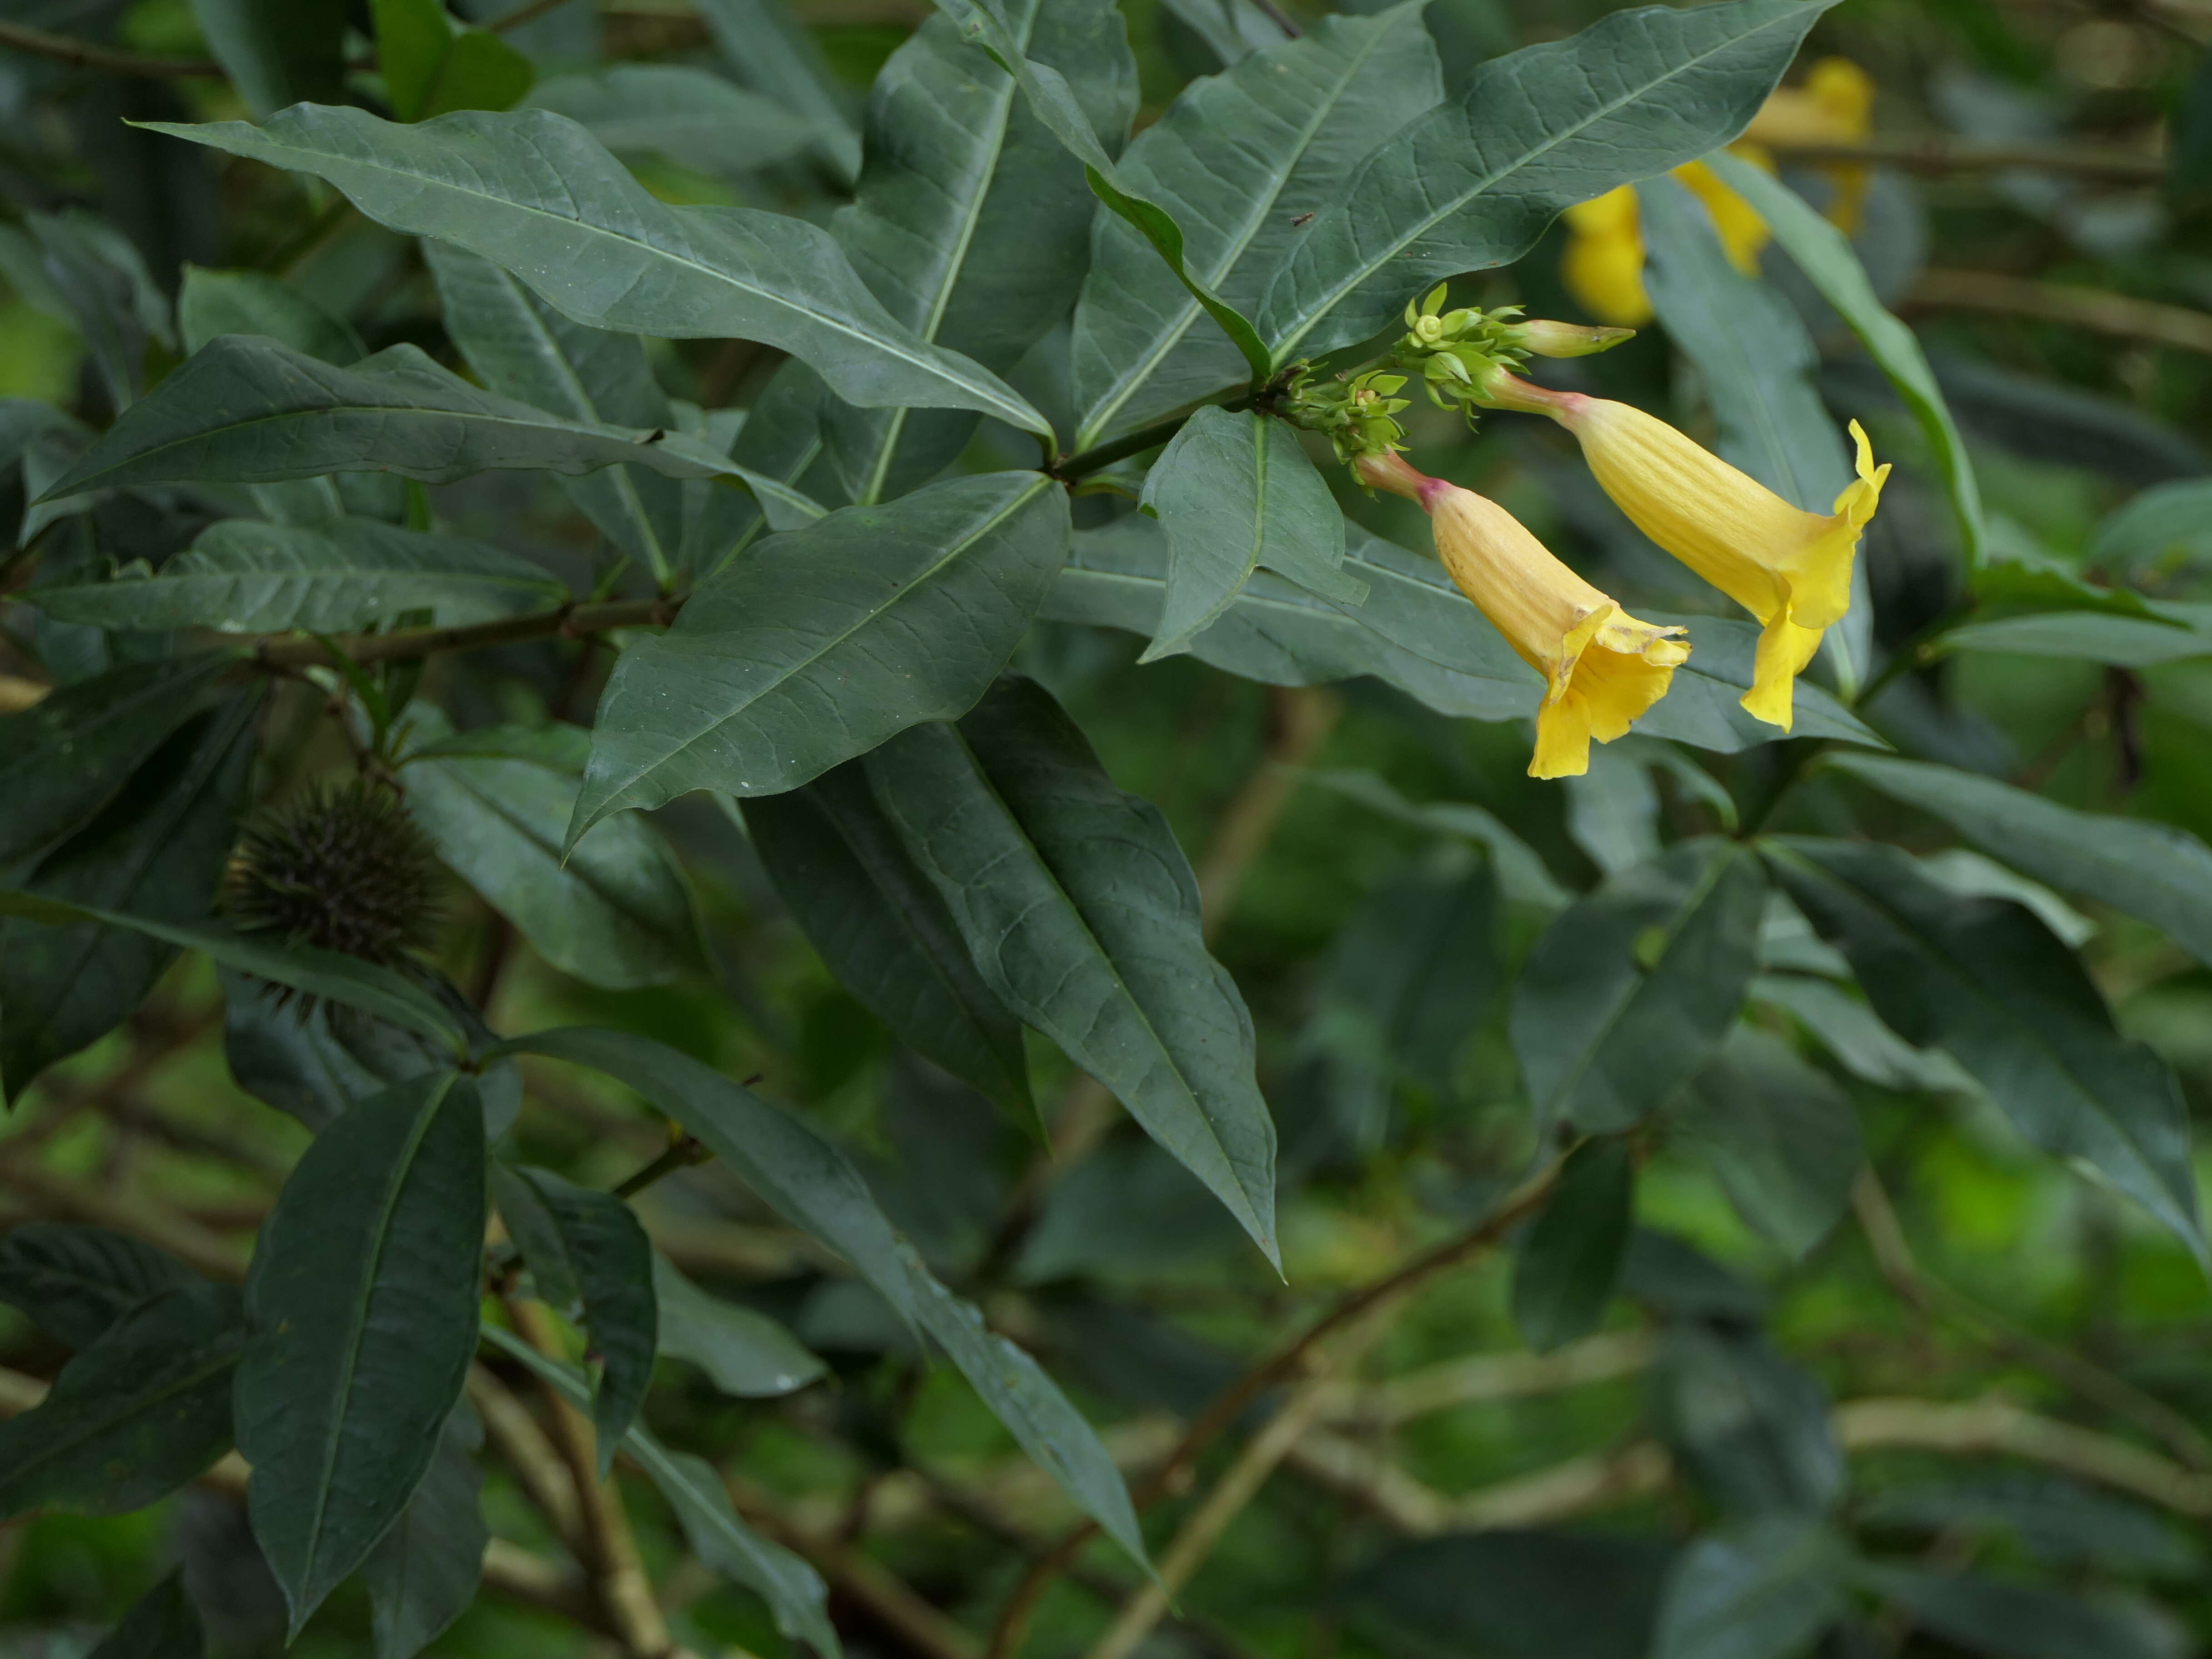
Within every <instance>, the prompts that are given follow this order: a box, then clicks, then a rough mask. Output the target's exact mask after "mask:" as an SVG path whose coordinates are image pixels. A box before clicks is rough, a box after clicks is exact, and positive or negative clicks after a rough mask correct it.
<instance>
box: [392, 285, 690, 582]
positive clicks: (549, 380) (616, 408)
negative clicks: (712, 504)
mask: <svg viewBox="0 0 2212 1659" xmlns="http://www.w3.org/2000/svg"><path fill="white" fill-rule="evenodd" d="M423 252H424V257H425V258H427V259H428V262H429V266H430V274H431V275H432V276H435V278H436V279H437V283H438V298H439V301H440V304H441V308H442V310H443V312H444V313H445V323H446V331H447V334H448V335H449V336H451V337H452V339H453V343H454V344H455V345H456V346H458V347H459V349H460V352H461V355H462V356H464V357H465V358H466V359H467V360H468V364H469V367H470V368H472V369H474V370H475V371H476V374H477V379H479V380H482V381H483V383H484V384H485V385H486V386H489V387H490V388H491V389H492V390H493V391H494V392H497V393H499V394H500V396H501V397H503V398H513V399H515V400H516V401H517V402H518V403H525V404H531V405H532V406H533V407H535V408H538V409H544V410H551V411H552V412H553V413H555V414H556V415H561V416H566V417H567V418H568V419H569V420H572V421H579V422H585V423H586V424H590V425H604V426H617V427H629V428H643V429H645V430H647V431H664V430H665V429H666V428H668V427H670V426H671V425H672V424H673V422H674V416H672V415H671V413H670V412H669V408H668V398H667V397H666V395H665V394H664V393H663V392H662V391H661V390H660V387H659V384H658V383H657V382H656V381H655V380H653V369H652V367H651V366H650V365H649V364H648V363H647V362H646V360H645V344H644V343H643V342H642V341H641V340H640V339H638V338H637V337H636V336H635V335H631V334H615V333H611V332H609V331H607V330H605V329H599V328H592V327H589V326H587V325H585V324H582V323H574V322H571V321H569V320H568V318H566V317H564V316H562V314H561V313H560V312H558V311H557V310H556V309H555V308H554V307H551V306H550V305H548V304H547V303H546V302H545V301H543V300H541V299H539V298H538V296H537V295H535V294H532V292H531V291H530V289H528V288H527V287H526V286H525V285H524V283H522V282H521V280H520V278H518V277H517V276H515V275H514V274H513V272H512V271H508V270H502V269H501V267H499V266H498V265H495V264H493V263H492V262H491V261H490V260H489V259H486V258H481V257H480V256H478V255H477V254H474V253H471V252H468V251H467V250H466V249H465V248H460V247H456V246H453V245H452V244H450V243H445V242H431V243H429V244H428V245H427V246H426V247H425V248H424V250H423ZM562 487H563V488H564V489H566V490H567V491H568V497H569V499H570V500H571V501H574V502H575V503H576V505H577V506H578V507H580V508H581V509H582V510H583V513H584V516H585V517H586V518H587V519H589V520H591V521H592V523H593V524H594V525H596V526H599V532H600V533H601V534H603V535H605V537H606V538H607V539H608V540H609V541H611V542H612V543H613V544H615V545H616V546H617V547H618V548H620V549H622V550H623V552H625V553H627V554H629V556H631V557H632V558H634V559H636V560H638V561H639V562H641V563H642V564H643V565H644V567H645V568H647V569H648V570H650V571H651V572H653V576H654V578H655V580H661V581H665V580H667V579H668V574H669V573H670V571H671V570H672V569H673V568H674V565H675V560H676V554H677V548H678V543H679V542H680V541H681V539H682V538H683V534H684V498H683V486H682V485H681V484H680V483H678V482H677V480H676V479H675V478H673V477H668V476H666V475H665V474H662V473H658V472H654V471H650V470H648V469H647V468H644V467H641V466H632V465H624V466H611V467H606V468H604V469H602V470H601V471H597V472H590V473H586V474H585V475H584V476H583V477H579V478H572V479H568V480H566V481H564V483H563V485H562Z"/></svg>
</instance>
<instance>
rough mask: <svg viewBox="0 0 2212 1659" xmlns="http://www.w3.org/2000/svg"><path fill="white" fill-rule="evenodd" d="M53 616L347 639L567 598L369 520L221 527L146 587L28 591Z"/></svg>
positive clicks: (508, 560) (107, 623)
mask: <svg viewBox="0 0 2212 1659" xmlns="http://www.w3.org/2000/svg"><path fill="white" fill-rule="evenodd" d="M25 597H26V598H27V599H30V600H31V601H32V602H33V603H34V604H35V605H38V607H39V608H40V610H41V611H45V612H46V614H47V615H48V616H50V617H59V618H60V619H61V620H62V621H64V622H76V623H90V624H92V625H93V626H94V627H96V628H137V629H165V628H210V629H217V630H219V631H221V632H223V633H228V634H278V633H283V632H285V631H287V630H289V629H301V630H304V631H305V632H307V633H311V634H343V633H349V632H351V631H352V630H353V629H359V628H367V627H368V626H370V625H371V624H373V623H378V622H381V621H384V620H386V618H389V617H396V616H398V615H399V614H400V613H401V612H403V611H429V612H430V614H431V619H432V620H433V621H435V623H438V624H439V625H441V626H450V625H452V624H453V623H472V622H488V621H489V620H490V619H492V618H493V617H506V616H512V615H513V614H514V613H516V612H517V611H532V610H550V608H551V607H553V606H554V605H558V604H560V603H561V602H562V599H566V598H567V597H568V594H567V591H566V590H565V589H564V588H563V587H562V586H561V584H560V583H559V582H558V581H556V580H554V578H553V577H552V576H551V575H550V574H549V573H548V572H547V571H546V570H545V568H544V567H543V566H541V565H536V564H532V562H530V561H529V560H527V559H525V558H520V557H518V556H516V555H514V554H512V553H507V552H504V551H502V550H500V549H498V548H495V547H493V546H490V545H489V544H485V543H483V542H476V541H470V540H468V539H466V538H463V537H459V536H445V535H434V534H431V533H428V532H423V531H419V530H402V529H400V528H398V526H395V525H388V524H381V523H379V522H378V521H377V520H374V519H353V518H342V519H337V520H332V521H331V522H329V523H325V524H319V525H316V526H305V525H297V524H266V523H263V522H261V521H259V520H253V519H224V520H220V521H219V522H217V523H215V524H211V525H210V526H208V527H207V528H206V529H205V530H204V531H202V532H200V533H199V535H198V537H197V538H195V539H194V541H193V543H192V544H191V546H190V547H189V548H187V549H185V551H184V552H182V553H179V555H177V556H176V557H174V558H173V559H171V560H170V561H169V562H167V564H165V565H163V566H162V567H161V570H160V571H159V572H157V573H156V574H153V575H149V576H129V575H125V576H119V577H118V578H116V579H115V580H112V581H104V582H93V583H87V584H83V585H75V584H72V585H70V586H57V587H40V588H36V589H33V591H32V592H29V593H28V594H26V595H25Z"/></svg>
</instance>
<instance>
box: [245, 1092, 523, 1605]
mask: <svg viewBox="0 0 2212 1659" xmlns="http://www.w3.org/2000/svg"><path fill="white" fill-rule="evenodd" d="M483 1229H484V1133H483V1109H482V1107H481V1106H479V1105H478V1103H477V1091H476V1085H474V1083H473V1082H471V1080H470V1079H466V1078H465V1077H463V1076H461V1075H460V1074H459V1073H453V1072H447V1073H443V1074H441V1075H432V1076H428V1077H422V1078H418V1079H415V1080H413V1081H412V1082H409V1083H403V1084H399V1085H397V1086H395V1087H393V1088H392V1089H389V1090H387V1091H385V1092H384V1093H382V1094H380V1095H374V1096H371V1097H369V1098H368V1099H367V1100H364V1101H362V1103H360V1104H359V1105H356V1106H355V1107H353V1108H351V1109H349V1110H348V1111H347V1112H346V1113H345V1115H343V1116H342V1117H340V1118H339V1119H338V1120H337V1121H336V1122H335V1123H333V1124H331V1126H330V1127H328V1128H327V1129H325V1130H324V1131H323V1132H322V1133H320V1134H319V1135H317V1136H316V1137H315V1139H314V1141H313V1144H312V1145H311V1146H309V1147H308V1148H307V1152H306V1153H305V1154H303V1155H302V1156H301V1159H300V1162H299V1163H298V1164H297V1165H295V1167H294V1169H293V1170H292V1173H291V1175H290V1176H289V1178H288V1179H287V1180H286V1181H285V1182H284V1188H283V1192H281V1193H279V1194H277V1198H276V1209H275V1210H274V1211H272V1212H270V1217H269V1219H268V1220H267V1221H266V1222H265V1223H264V1224H263V1225H262V1229H261V1232H260V1236H259V1237H258V1238H257V1239H256V1240H255V1241H254V1247H253V1266H252V1268H251V1270H250V1271H249V1272H248V1273H247V1276H246V1311H247V1315H248V1317H249V1318H250V1319H251V1321H252V1327H253V1337H254V1340H253V1346H252V1348H251V1349H250V1350H249V1352H248V1353H247V1356H246V1360H245V1362H244V1363H243V1364H240V1367H239V1372H238V1390H237V1411H238V1445H239V1449H240V1452H242V1453H243V1454H244V1455H245V1457H246V1462H249V1463H251V1464H252V1466H253V1479H252V1484H251V1485H250V1486H248V1487H247V1489H246V1504H247V1510H248V1513H249V1514H250V1515H251V1516H252V1522H253V1534H254V1536H255V1537H256V1538H257V1539H258V1540H259V1541H260V1543H261V1551H262V1553H263V1554H264V1556H265V1557H266V1558H267V1559H268V1561H269V1567H270V1571H271V1572H273V1573H274V1574H275V1575H276V1582H277V1583H279V1584H280V1585H282V1586H283V1590H284V1596H285V1600H286V1601H287V1602H288V1603H289V1605H290V1607H291V1610H292V1629H293V1631H294V1632H295V1633H296V1632H298V1631H299V1629H300V1627H301V1626H302V1625H304V1624H305V1623H306V1622H307V1617H308V1615H309V1614H311V1613H313V1612H314V1610H315V1609H316V1608H317V1607H319V1606H320V1605H321V1604H322V1601H323V1598H324V1597H325V1596H326V1595H329V1594H330V1592H331V1589H333V1588H334V1587H335V1586H336V1585H337V1583H338V1582H339V1581H340V1580H341V1579H343V1578H344V1577H346V1576H347V1575H348V1574H349V1573H351V1572H352V1571H353V1570H354V1569H355V1568H356V1567H357V1566H359V1565H361V1564H362V1559H363V1558H364V1557H366V1556H367V1555H368V1553H369V1551H370V1550H371V1549H372V1548H374V1547H375V1545H376V1542H377V1541H378V1540H379V1539H380V1538H381V1537H383V1536H384V1534H385V1533H386V1529H387V1528H390V1527H391V1526H392V1523H393V1522H395V1521H397V1520H398V1518H399V1516H400V1513H401V1511H402V1510H404V1509H405V1508H406V1507H407V1503H408V1499H409V1498H410V1497H411V1496H412V1495H413V1493H414V1491H415V1488H416V1483H417V1482H419V1481H420V1480H422V1475H423V1472H424V1471H425V1470H426V1469H428V1468H429V1466H430V1460H431V1458H432V1457H433V1455H435V1453H436V1450H437V1448H438V1443H439V1439H440V1431H441V1429H442V1428H443V1426H444V1425H445V1422H446V1418H447V1413H449V1412H451V1411H452V1410H453V1402H454V1401H457V1400H459V1398H460V1394H461V1384H462V1383H463V1381H464V1380H465V1378H466V1376H467V1375H468V1368H469V1358H470V1356H471V1354H472V1353H473V1352H475V1350H476V1338H477V1299H478V1297H479V1295H480V1293H481V1291H482V1285H483V1266H482V1257H483Z"/></svg>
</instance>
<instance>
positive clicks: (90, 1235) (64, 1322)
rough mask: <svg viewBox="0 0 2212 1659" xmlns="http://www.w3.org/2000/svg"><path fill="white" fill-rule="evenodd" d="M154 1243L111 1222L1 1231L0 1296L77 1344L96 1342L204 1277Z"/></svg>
mask: <svg viewBox="0 0 2212 1659" xmlns="http://www.w3.org/2000/svg"><path fill="white" fill-rule="evenodd" d="M199 1282H200V1281H199V1275H198V1274H197V1273H194V1272H193V1271H192V1270H191V1268H189V1267H186V1266H185V1264H184V1263H183V1262H181V1261H178V1260H177V1259H176V1258H175V1257H173V1256H170V1255H164V1254H162V1252H161V1251H160V1250H157V1249H155V1248H154V1247H153V1246H152V1245H151V1244H148V1243H143V1242H142V1241H140V1240H138V1239H136V1238H133V1237H131V1236H130V1235H129V1234H127V1233H118V1232H112V1231H109V1230H108V1229H107V1228H106V1227H88V1226H79V1225H74V1224H71V1223H69V1222H63V1221H26V1222H21V1223H19V1224H17V1225H15V1226H13V1227H10V1228H9V1230H8V1233H7V1236H6V1237H4V1238H0V1302H5V1303H6V1304H8V1305H9V1307H11V1308H14V1309H15V1310H17V1311H19V1312H21V1313H24V1314H27V1315H28V1316H30V1319H31V1322H32V1323H33V1324H35V1325H36V1326H38V1328H40V1330H42V1331H44V1332H45V1333H46V1334H47V1335H48V1336H51V1337H52V1338H53V1339H54V1340H56V1341H57V1342H59V1343H62V1344H63V1345H64V1346H67V1347H70V1348H88V1347H90V1346H92V1345H93V1344H94V1342H97V1341H98V1340H100V1338H101V1337H103V1336H105V1335H106V1334H107V1333H108V1332H109V1331H110V1330H112V1329H113V1328H114V1327H115V1325H116V1322H118V1320H120V1319H121V1318H122V1317H123V1316H125V1314H127V1313H129V1312H130V1311H131V1310H132V1309H134V1308H136V1307H137V1306H139V1304H142V1303H144V1302H148V1301H150V1300H151V1299H152V1298H153V1297H156V1296H159V1295H160V1294H161V1292H162V1291H173V1290H175V1289H177V1288H178V1287H179V1285H196V1284H197V1283H199Z"/></svg>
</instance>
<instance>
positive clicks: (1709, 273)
mask: <svg viewBox="0 0 2212 1659" xmlns="http://www.w3.org/2000/svg"><path fill="white" fill-rule="evenodd" d="M1637 200H1638V205H1639V207H1640V210H1641V212H1640V215H1639V223H1640V225H1641V228H1642V229H1643V233H1644V248H1645V253H1644V289H1645V291H1646V292H1647V293H1648V294H1649V295H1650V299H1651V307H1652V309H1653V311H1654V312H1656V313H1657V315H1658V319H1659V321H1660V324H1661V325H1662V326H1663V327H1664V328H1665V329H1666V331H1667V335H1668V338H1669V339H1671V340H1673V341H1674V345H1675V349H1677V350H1679V351H1680V352H1681V354H1682V355H1683V356H1685V357H1686V358H1688V359H1689V360H1690V362H1692V363H1694V364H1695V365H1696V366H1697V368H1698V374H1699V380H1700V381H1701V382H1702V384H1703V385H1704V387H1705V398H1706V401H1707V402H1708V403H1710V404H1711V405H1712V411H1713V418H1714V421H1715V422H1716V423H1717V425H1718V427H1719V428H1720V432H1719V441H1718V442H1717V443H1716V444H1715V445H1714V446H1713V447H1714V450H1715V452H1716V453H1717V454H1718V455H1719V456H1720V458H1721V459H1723V460H1724V461H1727V462H1728V463H1729V464H1730V465H1733V466H1735V467H1738V468H1741V470H1742V471H1744V472H1746V473H1747V474H1748V475H1750V476H1751V477H1753V478H1756V479H1757V480H1758V481H1759V483H1763V484H1765V486H1766V487H1767V488H1768V489H1771V490H1772V491H1773V492H1774V493H1775V494H1776V495H1779V496H1781V497H1782V498H1783V499H1784V501H1789V502H1790V503H1791V504H1792V505H1793V506H1796V507H1802V508H1804V509H1805V510H1806V511H1807V512H1808V513H1822V514H1826V513H1829V512H1831V511H1832V510H1833V505H1834V502H1835V500H1836V497H1837V495H1838V494H1840V493H1841V491H1842V490H1843V489H1844V485H1846V484H1848V483H1850V481H1851V461H1850V457H1849V456H1848V455H1847V454H1846V453H1844V438H1843V434H1842V433H1841V432H1839V431H1838V429H1837V428H1836V422H1835V418H1834V417H1833V416H1831V415H1830V414H1829V413H1828V410H1827V405H1826V404H1824V403H1822V402H1821V400H1820V390H1819V388H1818V387H1817V386H1815V385H1814V376H1815V375H1816V374H1818V372H1819V370H1820V351H1819V349H1817V348H1816V347H1815V346H1814V343H1813V337H1812V335H1811V334H1810V333H1809V332H1808V331H1807V329H1806V326H1805V325H1804V323H1803V321H1802V319H1800V318H1799V317H1798V315H1797V312H1796V307H1793V306H1792V305H1791V304H1790V301H1788V300H1787V299H1785V298H1784V297H1783V295H1782V293H1781V291H1780V290H1779V289H1776V288H1775V287H1773V286H1772V285H1771V283H1764V282H1761V281H1760V280H1759V278H1758V277H1756V276H1745V275H1744V274H1743V272H1741V270H1737V269H1736V268H1735V265H1734V264H1731V263H1730V262H1729V258H1728V255H1727V253H1726V252H1724V251H1723V248H1722V246H1721V240H1720V237H1719V235H1718V234H1717V233H1716V232H1715V230H1714V228H1713V223H1712V220H1711V216H1709V215H1708V213H1707V211H1706V210H1705V206H1704V205H1703V204H1701V203H1700V202H1699V200H1698V198H1697V197H1694V196H1692V194H1691V193H1690V191H1689V190H1688V189H1687V188H1686V186H1684V185H1682V184H1680V182H1679V181H1677V180H1675V179H1671V178H1662V179H1646V180H1645V181H1644V183H1642V184H1640V185H1638V186H1637ZM1873 618H1874V606H1873V596H1872V592H1871V590H1870V589H1869V586H1868V583H1867V576H1866V565H1865V561H1864V560H1863V559H1862V560H1860V561H1859V562H1858V563H1857V565H1856V566H1854V568H1853V570H1852V573H1851V608H1850V614H1849V616H1848V617H1846V618H1845V620H1844V623H1841V624H1840V625H1839V626H1840V630H1841V631H1840V632H1838V634H1835V635H1831V638H1832V639H1834V640H1835V641H1837V642H1838V644H1839V645H1840V644H1842V643H1843V642H1844V641H1846V640H1848V641H1849V644H1848V646H1847V647H1845V651H1844V667H1845V669H1846V671H1847V673H1848V676H1849V684H1850V685H1854V686H1855V685H1856V684H1857V683H1858V681H1859V680H1860V679H1861V678H1863V677H1864V675H1865V673H1866V671H1867V669H1868V666H1869V662H1868V653H1869V651H1870V650H1871V648H1872V645H1873V640H1874V621H1873Z"/></svg>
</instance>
